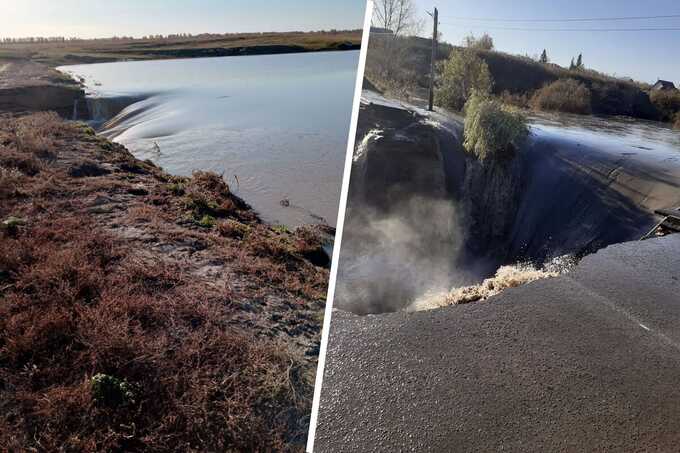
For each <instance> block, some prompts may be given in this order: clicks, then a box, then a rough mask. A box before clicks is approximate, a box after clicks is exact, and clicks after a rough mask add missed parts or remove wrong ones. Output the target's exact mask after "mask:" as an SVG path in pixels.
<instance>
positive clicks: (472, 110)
mask: <svg viewBox="0 0 680 453" xmlns="http://www.w3.org/2000/svg"><path fill="white" fill-rule="evenodd" d="M527 134H528V128H527V125H526V120H525V119H524V117H523V116H522V115H521V114H520V113H519V112H516V111H512V110H510V109H509V108H508V107H505V106H503V105H502V104H501V103H500V102H498V101H496V100H493V99H490V98H488V97H486V96H484V95H482V94H479V93H473V95H472V96H471V97H470V100H469V101H468V102H467V103H466V104H465V142H464V144H463V145H464V146H465V149H466V150H467V151H468V152H470V153H472V154H474V155H475V156H477V158H479V159H480V160H482V161H484V160H487V159H498V158H501V159H503V158H512V157H513V156H514V154H515V147H516V146H517V144H518V142H519V141H520V140H522V139H523V138H524V137H525V136H526V135H527Z"/></svg>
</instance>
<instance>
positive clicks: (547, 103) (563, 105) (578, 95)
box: [529, 79, 592, 115]
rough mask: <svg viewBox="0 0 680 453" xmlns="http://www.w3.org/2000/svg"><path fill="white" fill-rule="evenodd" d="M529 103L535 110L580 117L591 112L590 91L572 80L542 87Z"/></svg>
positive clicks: (558, 81)
mask: <svg viewBox="0 0 680 453" xmlns="http://www.w3.org/2000/svg"><path fill="white" fill-rule="evenodd" d="M529 103H530V105H531V107H532V108H534V109H536V110H547V111H557V112H565V113H577V114H582V115H588V114H590V113H591V112H592V102H591V93H590V89H588V87H586V86H585V85H584V84H582V83H580V82H578V81H576V80H574V79H561V80H557V81H555V82H553V83H551V84H549V85H546V86H544V87H543V88H541V89H540V90H538V91H537V92H536V93H535V94H534V95H533V97H532V98H531V101H530V102H529Z"/></svg>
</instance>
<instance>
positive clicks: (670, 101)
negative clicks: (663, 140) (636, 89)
mask: <svg viewBox="0 0 680 453" xmlns="http://www.w3.org/2000/svg"><path fill="white" fill-rule="evenodd" d="M649 99H650V100H651V101H652V104H654V107H656V109H657V110H658V111H659V113H660V114H661V119H663V120H664V121H673V120H674V119H676V118H677V117H676V114H677V113H680V91H678V90H667V91H662V90H657V91H652V92H651V93H650V94H649Z"/></svg>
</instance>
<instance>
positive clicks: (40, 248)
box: [0, 113, 328, 452]
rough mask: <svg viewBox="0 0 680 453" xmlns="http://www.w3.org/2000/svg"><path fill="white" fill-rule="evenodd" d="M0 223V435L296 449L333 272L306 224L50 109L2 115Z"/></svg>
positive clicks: (79, 444) (109, 443)
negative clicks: (171, 171)
mask: <svg viewBox="0 0 680 453" xmlns="http://www.w3.org/2000/svg"><path fill="white" fill-rule="evenodd" d="M206 215H211V216H214V219H215V223H214V225H203V224H202V222H201V219H199V217H201V218H202V217H204V216H206ZM0 221H2V222H3V224H2V231H0V445H1V446H3V447H4V448H5V449H7V450H9V451H29V450H33V451H178V452H179V451H182V452H184V451H301V450H302V448H303V445H304V441H305V437H306V432H307V428H308V413H309V410H310V400H311V392H312V385H313V378H314V372H315V365H316V354H318V341H319V333H320V317H321V316H322V315H321V313H322V309H323V305H324V303H323V298H324V297H325V291H326V284H327V283H326V279H327V276H328V273H327V271H326V270H325V269H323V268H320V267H317V266H315V265H314V264H312V263H311V262H310V261H309V260H308V259H307V258H306V255H305V254H306V253H307V251H308V249H317V248H318V246H319V244H320V243H319V242H315V241H318V240H319V239H318V235H315V234H314V231H315V230H314V229H304V230H300V231H299V232H292V233H290V232H286V231H282V230H280V229H279V230H275V229H273V228H271V227H269V226H267V225H264V224H262V223H261V222H260V221H259V220H258V218H257V216H256V215H255V214H254V213H253V211H252V210H251V209H250V208H249V207H248V206H247V204H245V202H243V200H240V199H238V198H237V197H235V196H234V195H233V194H231V193H230V191H229V187H228V186H227V185H226V183H224V181H223V180H222V179H221V178H220V177H219V176H217V175H214V174H212V173H197V174H195V175H194V177H192V178H180V177H172V176H170V175H167V174H165V173H164V172H162V170H160V169H158V168H157V167H155V166H153V165H152V164H150V163H145V162H140V161H137V160H136V159H134V158H133V157H132V156H131V155H130V154H129V153H128V152H127V151H126V150H125V149H124V148H122V147H121V146H119V145H114V144H111V143H109V142H107V141H105V140H101V139H99V138H98V137H95V136H92V135H91V134H90V133H89V131H88V129H87V128H82V127H77V126H74V125H69V124H66V123H64V122H62V121H61V120H60V119H59V118H58V117H57V116H56V115H52V114H46V113H44V114H37V115H32V116H28V117H23V118H9V117H2V118H0Z"/></svg>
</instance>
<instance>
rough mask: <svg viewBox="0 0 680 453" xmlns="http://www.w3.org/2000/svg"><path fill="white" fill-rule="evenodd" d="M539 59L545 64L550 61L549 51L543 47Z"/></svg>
mask: <svg viewBox="0 0 680 453" xmlns="http://www.w3.org/2000/svg"><path fill="white" fill-rule="evenodd" d="M539 61H540V62H541V63H543V64H547V63H550V60H549V59H548V51H546V50H545V49H543V53H542V54H541V59H540V60H539Z"/></svg>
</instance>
